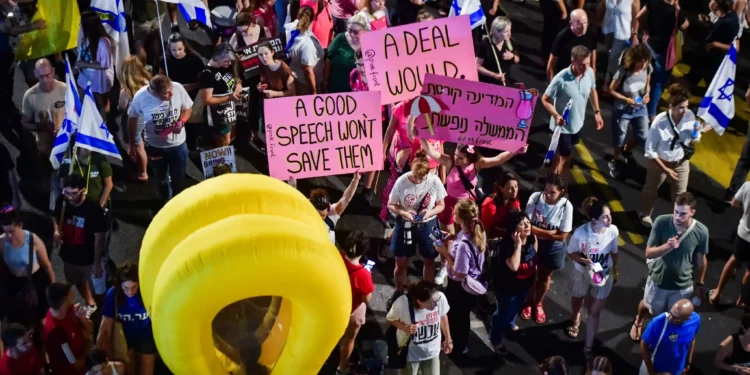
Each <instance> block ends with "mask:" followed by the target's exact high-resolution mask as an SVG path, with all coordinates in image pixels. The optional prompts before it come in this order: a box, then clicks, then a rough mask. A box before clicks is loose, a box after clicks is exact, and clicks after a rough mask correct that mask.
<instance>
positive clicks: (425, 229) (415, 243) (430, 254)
mask: <svg viewBox="0 0 750 375" xmlns="http://www.w3.org/2000/svg"><path fill="white" fill-rule="evenodd" d="M437 222H438V221H437V218H432V220H430V221H428V222H426V223H418V224H412V226H411V244H407V243H406V241H405V237H404V233H405V228H404V219H402V218H400V217H399V218H398V219H397V221H396V226H395V227H394V228H393V234H392V235H391V252H392V253H393V255H394V256H396V257H406V258H411V257H413V256H415V255H417V247H419V253H420V254H422V257H423V258H426V259H434V258H437V256H438V253H437V250H435V246H434V245H433V242H432V238H430V233H432V230H433V228H436V227H437Z"/></svg>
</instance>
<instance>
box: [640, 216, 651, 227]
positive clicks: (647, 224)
mask: <svg viewBox="0 0 750 375" xmlns="http://www.w3.org/2000/svg"><path fill="white" fill-rule="evenodd" d="M638 216H640V217H641V224H643V226H644V227H646V228H651V226H652V225H654V222H653V220H651V216H648V215H643V214H638Z"/></svg>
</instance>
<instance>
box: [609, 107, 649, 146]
mask: <svg viewBox="0 0 750 375" xmlns="http://www.w3.org/2000/svg"><path fill="white" fill-rule="evenodd" d="M647 115H648V113H647V112H646V107H644V106H640V107H636V108H633V107H628V106H625V107H624V108H622V109H617V108H615V109H614V111H613V112H612V146H614V147H622V146H624V145H625V136H626V135H627V134H628V125H630V126H631V127H632V128H633V135H634V136H635V137H636V140H637V142H638V143H637V144H638V145H640V146H643V145H644V144H645V143H646V133H647V132H648V117H646V116H647Z"/></svg>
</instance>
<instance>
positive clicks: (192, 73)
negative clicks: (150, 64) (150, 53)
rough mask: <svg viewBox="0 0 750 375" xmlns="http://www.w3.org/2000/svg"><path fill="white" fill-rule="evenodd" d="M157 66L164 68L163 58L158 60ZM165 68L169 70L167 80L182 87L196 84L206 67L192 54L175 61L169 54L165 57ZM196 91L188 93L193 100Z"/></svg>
mask: <svg viewBox="0 0 750 375" xmlns="http://www.w3.org/2000/svg"><path fill="white" fill-rule="evenodd" d="M159 66H161V67H162V68H163V67H164V58H163V57H162V58H161V59H159ZM167 68H168V69H169V78H171V79H172V81H175V82H177V83H181V84H183V85H187V84H194V83H198V76H199V75H200V74H201V72H202V71H203V69H205V68H206V65H205V64H203V60H201V58H200V57H198V56H197V55H193V54H187V55H185V57H183V58H181V59H179V60H178V59H175V58H174V57H172V55H171V54H169V55H167ZM197 92H198V90H192V91H188V94H189V95H190V97H191V98H193V99H194V98H195V94H196V93H197Z"/></svg>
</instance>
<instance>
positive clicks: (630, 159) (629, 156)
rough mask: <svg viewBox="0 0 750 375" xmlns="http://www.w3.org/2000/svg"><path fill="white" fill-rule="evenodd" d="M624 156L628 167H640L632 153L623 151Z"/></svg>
mask: <svg viewBox="0 0 750 375" xmlns="http://www.w3.org/2000/svg"><path fill="white" fill-rule="evenodd" d="M622 156H623V157H624V158H625V164H627V165H628V167H635V166H636V165H638V162H637V161H635V157H634V156H633V153H632V152H629V151H623V152H622Z"/></svg>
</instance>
